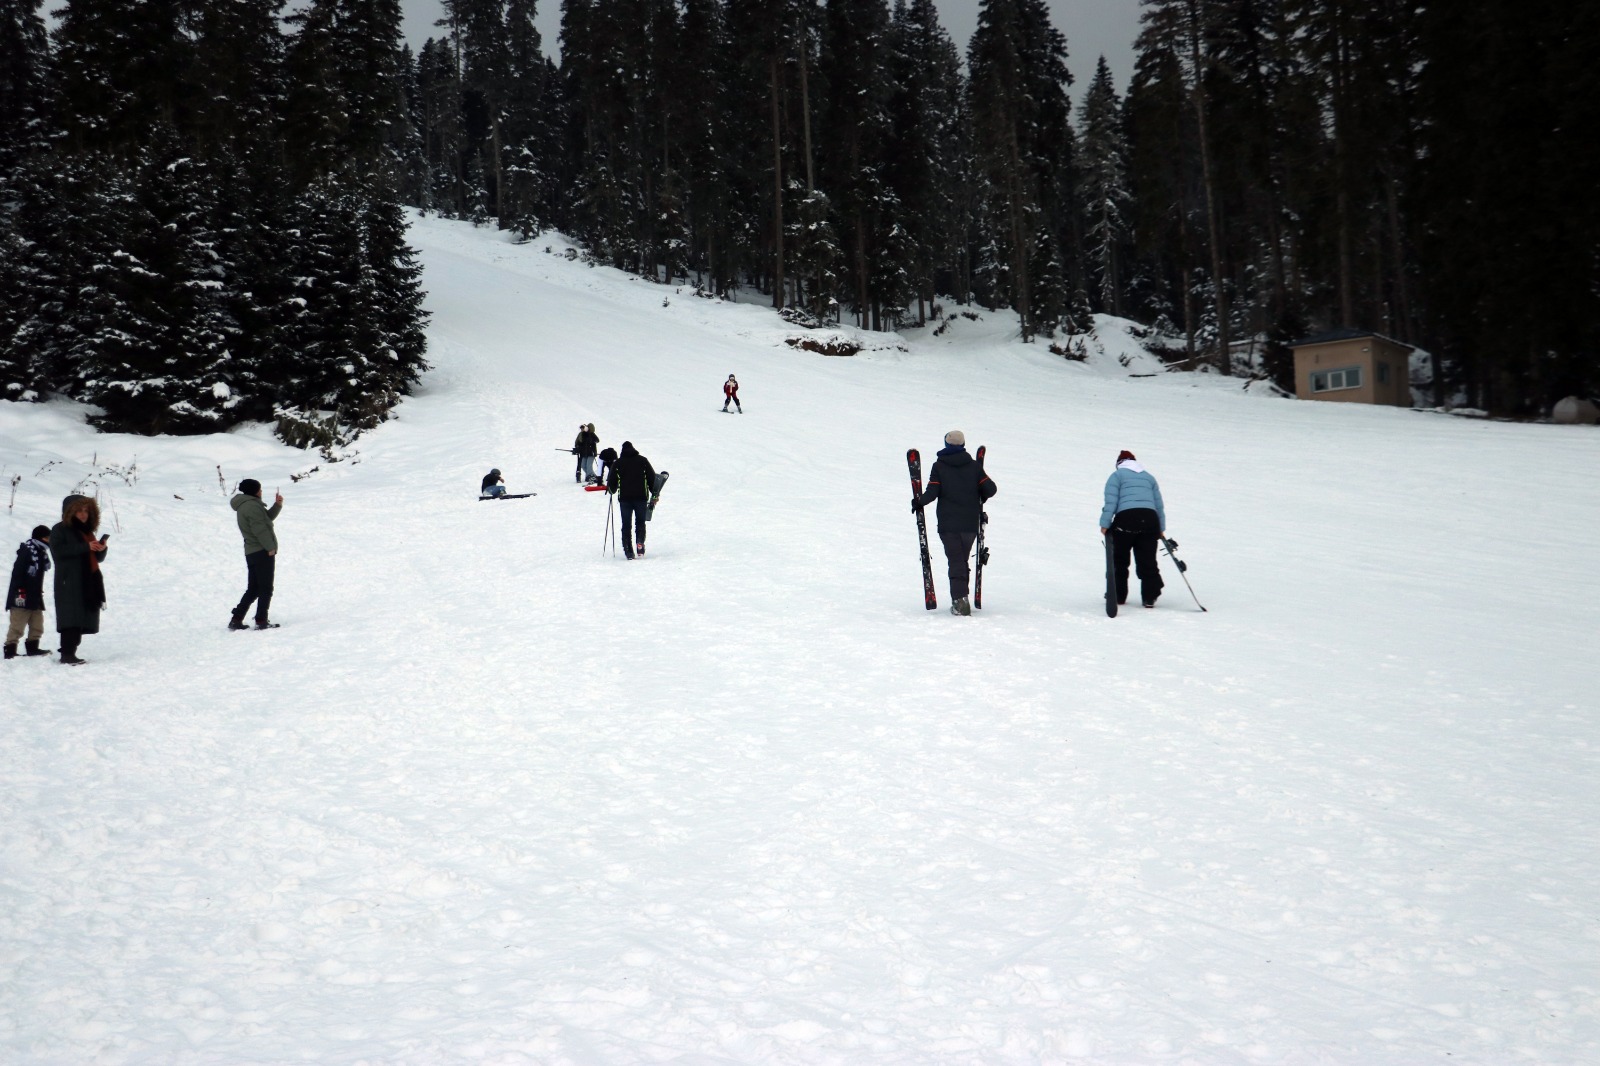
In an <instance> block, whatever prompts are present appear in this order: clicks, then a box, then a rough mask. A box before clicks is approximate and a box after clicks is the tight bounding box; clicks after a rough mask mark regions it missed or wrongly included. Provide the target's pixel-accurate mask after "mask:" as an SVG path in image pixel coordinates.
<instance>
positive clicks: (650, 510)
mask: <svg viewBox="0 0 1600 1066" xmlns="http://www.w3.org/2000/svg"><path fill="white" fill-rule="evenodd" d="M671 476H672V475H671V474H669V473H667V472H666V471H665V470H663V471H661V472H660V473H658V474H656V483H655V484H654V485H652V486H651V487H650V506H649V507H646V508H645V509H644V520H645V521H646V522H648V521H650V519H652V518H654V517H655V516H656V501H658V500H660V499H661V486H663V485H665V484H666V483H667V478H669V477H671Z"/></svg>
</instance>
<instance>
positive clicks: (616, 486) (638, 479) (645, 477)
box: [606, 441, 656, 500]
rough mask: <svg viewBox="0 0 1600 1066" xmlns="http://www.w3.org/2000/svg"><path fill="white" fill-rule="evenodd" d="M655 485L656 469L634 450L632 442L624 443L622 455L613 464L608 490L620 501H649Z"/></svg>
mask: <svg viewBox="0 0 1600 1066" xmlns="http://www.w3.org/2000/svg"><path fill="white" fill-rule="evenodd" d="M655 484H656V468H655V467H653V466H651V465H650V460H648V459H646V458H645V457H644V456H642V455H640V454H639V453H638V451H636V450H635V449H634V447H633V443H632V442H631V441H624V442H623V444H622V454H621V455H619V456H617V461H616V462H614V463H612V464H611V472H610V474H608V475H607V477H606V490H607V491H609V492H614V493H616V494H617V499H619V500H648V499H649V498H650V497H651V496H652V495H653V494H654V491H655Z"/></svg>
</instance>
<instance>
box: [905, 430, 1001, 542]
mask: <svg viewBox="0 0 1600 1066" xmlns="http://www.w3.org/2000/svg"><path fill="white" fill-rule="evenodd" d="M998 491H1000V490H999V488H998V487H997V486H996V485H995V483H994V482H993V481H990V480H989V478H988V477H987V476H985V474H984V473H983V470H982V468H981V467H979V466H978V463H977V461H976V460H975V459H973V458H972V456H970V455H968V454H967V450H966V449H965V448H956V447H950V448H946V449H944V450H943V451H941V452H940V453H939V456H938V458H936V459H935V460H934V461H933V469H932V470H930V471H928V483H927V485H925V486H924V487H923V490H922V496H921V497H920V499H921V500H922V504H923V506H927V505H928V504H930V503H932V502H933V501H934V500H938V501H939V532H940V533H976V532H978V526H979V525H981V524H982V522H983V501H984V500H987V499H988V498H989V497H991V496H993V495H994V494H995V493H996V492H998Z"/></svg>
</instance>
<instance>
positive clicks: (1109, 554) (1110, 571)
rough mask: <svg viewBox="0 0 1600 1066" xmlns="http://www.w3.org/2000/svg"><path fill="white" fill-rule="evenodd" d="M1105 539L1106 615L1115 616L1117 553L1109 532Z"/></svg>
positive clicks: (1113, 539)
mask: <svg viewBox="0 0 1600 1066" xmlns="http://www.w3.org/2000/svg"><path fill="white" fill-rule="evenodd" d="M1105 541H1106V617H1107V618H1115V617H1116V616H1117V554H1116V539H1115V538H1114V537H1112V535H1111V534H1110V533H1107V534H1106V536H1105Z"/></svg>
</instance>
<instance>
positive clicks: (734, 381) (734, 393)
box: [722, 374, 744, 414]
mask: <svg viewBox="0 0 1600 1066" xmlns="http://www.w3.org/2000/svg"><path fill="white" fill-rule="evenodd" d="M730 402H731V403H732V404H733V406H734V407H737V408H738V409H739V413H740V414H744V408H743V407H742V406H740V404H739V379H738V378H736V377H734V376H733V375H732V374H729V375H728V380H727V381H724V382H723V383H722V409H723V410H724V411H726V410H727V409H728V404H729V403H730Z"/></svg>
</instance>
